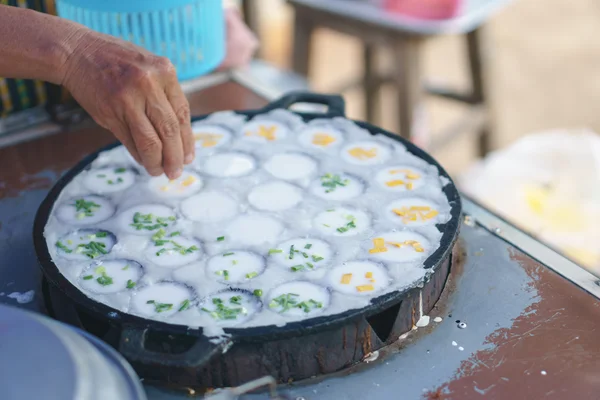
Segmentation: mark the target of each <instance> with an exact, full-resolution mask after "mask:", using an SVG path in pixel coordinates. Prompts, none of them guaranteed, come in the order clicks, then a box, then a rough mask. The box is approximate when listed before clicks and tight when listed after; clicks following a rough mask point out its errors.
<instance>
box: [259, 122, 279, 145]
mask: <svg viewBox="0 0 600 400" xmlns="http://www.w3.org/2000/svg"><path fill="white" fill-rule="evenodd" d="M276 129H277V127H276V126H269V127H267V126H264V125H260V126H259V127H258V136H261V137H264V138H265V139H267V140H271V141H273V140H275V139H277V138H276V137H275V130H276Z"/></svg>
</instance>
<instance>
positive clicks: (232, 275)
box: [45, 110, 450, 335]
mask: <svg viewBox="0 0 600 400" xmlns="http://www.w3.org/2000/svg"><path fill="white" fill-rule="evenodd" d="M194 132H195V133H196V134H197V135H200V134H201V135H205V136H198V137H197V138H196V139H197V141H196V146H197V148H198V149H199V150H200V152H199V155H198V157H197V161H196V163H195V164H193V165H191V166H186V168H185V171H184V174H183V176H182V177H181V178H179V179H176V180H174V181H169V180H168V179H167V178H165V177H164V176H163V177H158V178H152V177H150V176H149V175H148V174H146V173H144V172H143V171H142V170H139V169H140V168H139V167H136V166H134V165H132V163H131V161H130V157H129V155H128V153H127V152H126V151H124V150H123V148H122V147H120V148H116V149H113V150H110V151H106V152H103V153H101V154H100V155H99V156H98V158H97V159H96V160H95V161H94V162H93V163H92V165H91V169H89V170H87V171H83V172H82V173H80V174H79V175H78V176H76V177H75V178H74V179H73V180H72V181H71V182H70V183H69V184H68V185H67V186H66V187H65V188H64V189H63V192H62V193H61V195H60V196H59V198H58V199H57V201H56V205H55V207H54V209H53V211H52V214H51V216H50V218H49V221H48V224H47V226H46V230H45V237H46V240H47V244H48V248H49V251H50V254H51V256H52V259H53V260H54V262H55V264H56V265H57V266H58V268H59V270H60V271H61V272H62V273H63V274H64V276H65V277H66V278H67V279H68V280H69V281H70V282H72V283H73V284H74V285H75V286H76V287H78V288H79V289H80V290H81V291H82V292H83V293H85V294H86V295H87V296H89V297H91V298H93V299H94V300H96V301H98V302H101V303H105V304H107V305H108V306H110V307H112V308H114V309H117V310H120V311H123V312H127V313H131V314H135V315H138V316H141V317H144V318H148V319H155V320H159V321H164V322H167V323H172V324H179V325H187V326H190V327H199V326H201V327H204V328H205V332H207V334H210V335H218V334H222V332H223V331H222V328H223V327H228V326H235V327H252V326H265V325H278V326H282V325H284V324H286V323H288V322H290V321H297V320H301V319H305V318H311V317H313V316H322V315H333V314H338V313H341V312H344V311H347V310H349V309H358V308H362V307H365V306H367V305H368V304H369V302H370V301H371V300H372V299H373V298H375V297H377V296H380V295H382V294H384V293H388V292H391V291H396V290H405V289H408V288H411V287H415V286H417V285H419V284H421V283H422V282H423V279H424V278H425V277H426V275H427V274H428V273H429V272H430V270H425V269H424V268H423V263H424V261H425V260H426V259H427V257H428V256H429V255H431V254H432V253H433V252H434V251H435V250H436V249H437V248H438V247H439V241H440V238H441V232H440V231H439V230H438V228H437V227H436V224H443V223H445V222H447V221H448V219H449V218H450V205H449V204H448V202H447V200H446V197H445V195H444V194H443V192H442V187H443V185H444V183H445V182H446V181H445V180H442V179H440V176H439V171H438V170H437V168H436V167H433V166H431V165H429V164H427V163H426V162H425V161H423V160H421V159H418V158H416V157H415V156H413V155H411V154H410V153H408V152H407V151H406V149H405V148H404V147H403V146H402V145H401V144H400V143H398V142H396V141H395V140H392V139H389V138H387V137H384V136H382V135H376V136H371V135H370V134H369V133H368V132H366V131H365V130H363V129H362V128H360V127H358V126H357V125H355V124H354V123H352V122H351V121H349V120H346V119H343V118H335V119H333V120H327V119H321V120H315V121H312V122H310V123H308V124H305V123H304V122H303V121H302V120H301V119H300V118H299V117H298V116H297V115H295V114H293V113H290V112H288V111H284V110H276V111H273V112H271V113H267V114H265V115H262V116H261V117H260V118H258V117H257V119H255V120H253V121H245V120H244V117H241V116H239V115H236V114H234V113H231V112H229V113H218V114H215V115H213V116H211V118H210V119H209V120H207V121H206V122H199V123H196V124H194ZM211 135H212V136H211ZM219 135H220V136H219ZM127 165H129V166H131V167H132V168H133V167H135V169H136V170H139V173H138V172H133V171H132V170H131V169H129V168H128V167H123V166H127ZM123 169H124V170H123ZM99 175H103V176H99ZM119 177H120V178H121V180H122V182H121V181H119ZM109 180H110V181H113V183H112V184H111V183H109V182H108V181H109ZM394 181H396V182H394ZM397 181H401V182H397ZM115 182H117V183H115ZM389 182H392V183H389ZM117 188H118V189H117ZM99 194H102V196H99ZM428 271H429V272H428ZM345 282H347V283H345Z"/></svg>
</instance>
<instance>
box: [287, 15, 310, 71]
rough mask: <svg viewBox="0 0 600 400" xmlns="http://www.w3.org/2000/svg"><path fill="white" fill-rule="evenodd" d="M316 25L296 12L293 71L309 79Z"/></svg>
mask: <svg viewBox="0 0 600 400" xmlns="http://www.w3.org/2000/svg"><path fill="white" fill-rule="evenodd" d="M313 31H314V24H313V23H312V22H311V21H310V19H309V18H307V16H305V15H302V13H300V12H298V11H296V15H295V20H294V43H293V44H294V46H293V55H292V69H293V71H294V72H296V73H297V74H299V75H301V76H304V77H305V78H308V75H309V72H310V71H309V68H310V53H311V38H312V34H313Z"/></svg>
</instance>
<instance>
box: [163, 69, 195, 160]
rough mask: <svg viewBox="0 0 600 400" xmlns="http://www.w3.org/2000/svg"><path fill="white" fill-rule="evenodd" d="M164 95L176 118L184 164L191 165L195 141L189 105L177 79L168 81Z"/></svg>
mask: <svg viewBox="0 0 600 400" xmlns="http://www.w3.org/2000/svg"><path fill="white" fill-rule="evenodd" d="M165 94H166V95H167V99H168V100H169V102H170V103H171V107H172V108H173V111H174V112H175V115H176V116H177V121H178V122H179V130H180V133H181V142H182V145H183V155H184V163H185V164H191V163H192V162H193V161H194V157H195V152H196V149H195V141H194V134H193V132H192V122H191V117H190V104H189V102H188V100H187V98H186V97H185V95H184V94H183V91H182V90H181V86H180V85H179V82H178V81H177V79H176V78H175V79H173V78H171V79H169V81H168V82H167V85H166V87H165Z"/></svg>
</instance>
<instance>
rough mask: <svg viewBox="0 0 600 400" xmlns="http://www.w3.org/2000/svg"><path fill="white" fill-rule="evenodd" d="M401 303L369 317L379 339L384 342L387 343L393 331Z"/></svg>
mask: <svg viewBox="0 0 600 400" xmlns="http://www.w3.org/2000/svg"><path fill="white" fill-rule="evenodd" d="M401 305H402V302H400V303H398V304H396V305H395V306H392V307H390V308H388V309H385V310H383V311H382V312H380V313H378V314H375V315H371V316H370V317H368V318H367V322H368V323H369V325H371V328H372V329H373V331H374V332H375V334H376V335H377V337H378V338H379V340H381V341H382V342H384V343H387V341H388V339H389V337H390V335H391V333H392V329H393V328H394V324H395V323H396V318H397V317H398V312H399V311H400V306H401Z"/></svg>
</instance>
